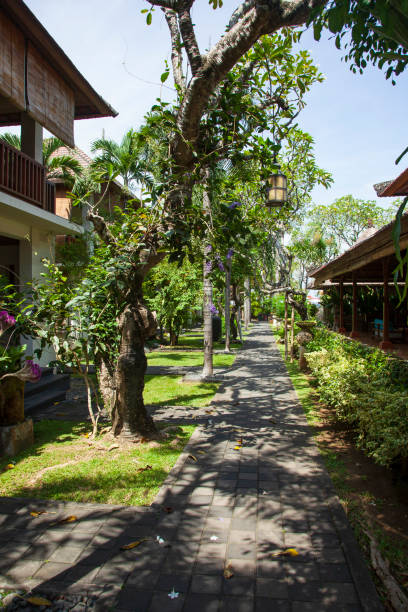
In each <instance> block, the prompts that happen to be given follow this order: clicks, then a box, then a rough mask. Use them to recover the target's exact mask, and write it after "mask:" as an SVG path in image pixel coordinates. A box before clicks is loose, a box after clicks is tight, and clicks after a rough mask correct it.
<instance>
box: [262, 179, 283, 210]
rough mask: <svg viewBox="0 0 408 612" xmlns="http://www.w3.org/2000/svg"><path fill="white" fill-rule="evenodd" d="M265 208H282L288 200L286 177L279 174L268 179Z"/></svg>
mask: <svg viewBox="0 0 408 612" xmlns="http://www.w3.org/2000/svg"><path fill="white" fill-rule="evenodd" d="M266 192H267V196H266V206H270V207H279V206H283V205H284V204H285V202H286V201H287V199H288V191H287V181H286V176H285V175H284V174H282V173H281V172H278V173H277V174H271V175H270V176H269V177H268V184H267V188H266Z"/></svg>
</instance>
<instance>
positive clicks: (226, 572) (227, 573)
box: [224, 563, 234, 580]
mask: <svg viewBox="0 0 408 612" xmlns="http://www.w3.org/2000/svg"><path fill="white" fill-rule="evenodd" d="M233 575H234V572H233V571H232V564H231V563H228V565H226V566H225V569H224V578H226V579H227V580H230V579H231V578H232V577H233Z"/></svg>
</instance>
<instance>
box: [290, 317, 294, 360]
mask: <svg viewBox="0 0 408 612" xmlns="http://www.w3.org/2000/svg"><path fill="white" fill-rule="evenodd" d="M294 339H295V309H294V307H293V306H292V313H291V317H290V361H291V363H293V351H294V346H293V345H294Z"/></svg>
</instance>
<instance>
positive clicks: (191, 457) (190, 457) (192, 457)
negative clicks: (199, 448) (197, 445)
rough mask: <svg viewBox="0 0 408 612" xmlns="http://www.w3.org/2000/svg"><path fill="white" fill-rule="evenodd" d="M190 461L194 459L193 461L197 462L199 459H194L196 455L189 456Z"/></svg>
mask: <svg viewBox="0 0 408 612" xmlns="http://www.w3.org/2000/svg"><path fill="white" fill-rule="evenodd" d="M188 459H192V460H193V461H197V457H194V455H189V456H188Z"/></svg>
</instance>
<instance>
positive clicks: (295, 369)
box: [273, 332, 407, 609]
mask: <svg viewBox="0 0 408 612" xmlns="http://www.w3.org/2000/svg"><path fill="white" fill-rule="evenodd" d="M273 333H274V338H275V341H276V340H278V338H279V336H278V335H276V333H275V332H273ZM276 344H277V346H278V348H279V351H280V354H281V357H282V360H283V362H284V364H285V366H286V369H287V372H288V375H289V377H290V379H291V381H292V384H293V387H294V389H295V391H296V395H297V397H298V399H299V402H300V404H301V405H302V408H303V411H304V413H305V416H306V419H307V422H308V424H309V426H310V427H311V430H312V434H313V438H314V440H315V442H316V445H317V447H318V449H319V452H320V454H321V456H322V459H323V462H324V464H325V467H326V469H327V471H328V473H329V476H330V478H331V480H332V482H333V486H334V489H335V491H336V493H337V496H338V497H339V500H340V503H341V504H342V506H343V508H344V510H345V512H346V515H347V518H348V521H349V523H350V525H351V527H352V529H353V532H354V535H355V538H356V540H357V542H358V544H359V546H360V549H361V552H362V555H363V557H364V559H365V561H366V563H367V565H368V567H369V568H370V572H371V575H372V579H373V581H374V584H375V585H376V588H377V591H378V593H379V595H380V597H381V599H382V600H383V603H384V601H385V600H387V601H388V597H387V593H386V591H385V588H384V585H383V584H382V582H380V580H379V578H378V576H377V574H376V572H375V570H374V568H373V567H372V561H371V556H370V543H369V539H368V537H367V535H366V533H365V529H366V527H367V523H366V519H367V517H366V516H365V513H364V508H363V506H362V505H360V504H359V503H358V501H356V498H355V497H354V498H353V499H352V500H350V492H351V491H352V489H351V487H349V485H348V484H347V476H348V467H347V465H346V464H345V462H344V461H342V460H341V459H340V458H339V457H337V455H336V453H335V452H333V451H332V450H331V449H329V448H327V445H326V444H324V443H322V441H321V440H320V439H319V432H318V430H317V428H316V426H317V425H319V424H321V423H322V422H323V421H322V418H321V415H320V412H319V403H318V401H319V400H318V396H317V393H316V391H315V390H314V389H313V387H312V385H311V384H310V379H309V377H308V376H307V374H305V373H303V372H302V371H301V370H300V369H299V366H298V364H297V362H296V360H295V361H293V362H291V361H290V358H288V359H287V360H286V359H285V347H284V345H283V344H280V343H279V342H276ZM372 532H373V535H374V537H375V539H376V545H377V547H378V550H379V551H380V553H381V555H382V557H383V558H384V559H385V560H386V561H389V562H390V563H391V564H395V563H398V562H399V558H400V557H401V550H398V549H396V548H395V544H394V542H392V541H391V539H390V538H389V536H388V534H387V533H386V532H385V531H384V530H383V529H381V528H380V527H376V528H375V529H372ZM406 563H407V560H406ZM406 563H405V564H406ZM393 576H394V578H396V576H395V575H394V574H393ZM397 582H398V580H397ZM399 586H400V587H401V586H405V587H406V586H407V585H405V584H401V583H399ZM391 609H393V608H392V607H391Z"/></svg>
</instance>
